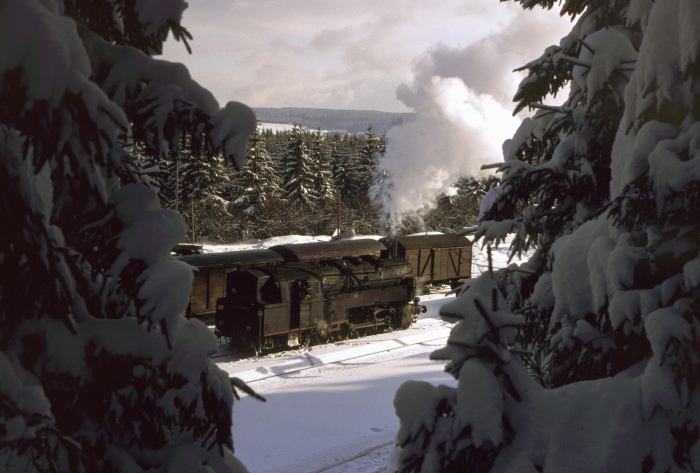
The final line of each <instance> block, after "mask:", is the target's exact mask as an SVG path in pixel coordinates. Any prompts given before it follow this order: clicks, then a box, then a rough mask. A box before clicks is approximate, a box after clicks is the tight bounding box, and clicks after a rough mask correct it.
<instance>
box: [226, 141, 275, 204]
mask: <svg viewBox="0 0 700 473" xmlns="http://www.w3.org/2000/svg"><path fill="white" fill-rule="evenodd" d="M280 193H281V189H280V186H279V177H277V174H276V173H275V169H274V161H273V159H272V157H271V156H270V154H269V153H268V152H267V150H266V149H265V147H264V146H263V143H262V140H261V136H260V130H259V128H257V129H256V130H255V131H254V132H253V134H252V135H251V136H250V139H249V140H248V154H247V158H246V164H245V166H244V167H243V169H241V170H240V171H239V172H237V173H235V174H234V175H233V176H232V180H231V185H230V194H231V198H232V203H233V205H234V206H235V207H237V208H240V209H241V210H242V212H243V213H245V214H249V215H252V214H255V213H256V210H259V209H260V205H261V204H263V203H265V202H266V201H267V200H268V199H271V198H275V197H278V196H279V195H280Z"/></svg>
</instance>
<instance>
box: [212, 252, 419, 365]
mask: <svg viewBox="0 0 700 473" xmlns="http://www.w3.org/2000/svg"><path fill="white" fill-rule="evenodd" d="M270 250H271V251H274V252H275V253H277V254H279V255H280V256H281V257H282V260H283V261H281V262H279V263H277V264H273V265H269V264H268V265H260V266H245V267H241V268H239V269H237V270H234V271H231V272H229V273H227V275H226V293H225V296H224V297H221V298H219V299H218V300H217V303H216V314H215V334H216V335H218V336H219V337H224V338H225V339H226V340H227V341H228V342H229V344H230V345H231V346H232V347H233V348H234V349H236V350H238V351H246V350H249V349H252V350H254V351H255V352H256V354H259V353H260V352H262V351H265V350H272V349H275V348H283V347H299V346H306V345H309V344H311V343H314V344H321V343H325V342H327V341H329V340H333V339H337V340H342V339H346V338H353V337H358V336H362V335H365V334H366V333H369V332H371V333H376V332H380V331H383V330H387V329H398V328H408V327H409V326H410V325H411V323H412V322H414V321H415V318H416V316H417V314H418V312H420V311H421V309H423V310H424V308H422V307H421V306H419V305H418V304H417V302H418V299H416V297H415V293H416V285H415V281H416V279H415V275H414V273H413V268H412V267H411V265H410V264H409V263H408V262H407V261H406V259H405V258H403V257H398V256H395V257H390V256H388V255H387V251H386V247H385V246H384V245H383V244H382V243H380V242H378V241H376V240H372V239H361V240H341V241H333V242H316V243H302V244H289V245H278V246H274V247H271V248H270Z"/></svg>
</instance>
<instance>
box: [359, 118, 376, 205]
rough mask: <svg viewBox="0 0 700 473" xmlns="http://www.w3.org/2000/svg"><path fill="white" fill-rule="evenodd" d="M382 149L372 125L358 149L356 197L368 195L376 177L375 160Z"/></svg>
mask: <svg viewBox="0 0 700 473" xmlns="http://www.w3.org/2000/svg"><path fill="white" fill-rule="evenodd" d="M381 149H382V145H381V142H380V140H379V138H378V137H377V135H375V134H374V132H373V131H372V125H369V126H368V127H367V131H366V132H365V135H364V139H363V141H362V142H361V145H360V146H359V148H358V149H357V154H356V156H355V161H354V163H353V170H354V176H353V188H352V192H353V194H354V196H356V197H359V196H364V195H367V192H368V191H369V188H370V186H371V185H372V179H373V176H374V168H375V160H376V159H377V158H378V155H379V153H380V151H381Z"/></svg>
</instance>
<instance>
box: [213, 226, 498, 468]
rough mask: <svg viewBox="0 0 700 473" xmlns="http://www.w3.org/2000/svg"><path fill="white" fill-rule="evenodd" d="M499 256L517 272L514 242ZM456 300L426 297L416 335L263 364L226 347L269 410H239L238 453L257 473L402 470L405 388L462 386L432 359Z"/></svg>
mask: <svg viewBox="0 0 700 473" xmlns="http://www.w3.org/2000/svg"><path fill="white" fill-rule="evenodd" d="M356 238H359V237H356ZM371 238H378V237H376V236H371ZM328 239H329V237H327V236H316V237H307V236H299V235H290V236H284V237H277V238H272V239H269V240H264V241H261V242H254V243H249V244H240V245H225V246H223V245H216V246H213V245H205V247H204V251H205V252H216V251H231V250H239V249H252V248H266V247H269V246H272V245H276V244H283V243H295V242H297V243H303V242H308V241H323V240H328ZM492 259H493V266H494V268H500V267H505V266H507V264H508V263H507V259H508V258H507V245H504V246H501V247H499V248H494V249H493V250H492ZM486 268H488V261H487V258H486V251H485V250H484V251H481V250H480V249H479V248H478V247H477V246H475V247H474V258H473V274H474V275H476V274H478V273H481V272H482V271H483V270H485V269H486ZM453 298H454V295H452V294H450V293H449V291H448V290H447V289H446V290H445V292H444V293H438V294H431V295H428V296H422V297H421V303H422V304H425V305H426V307H427V308H428V310H427V312H426V313H425V314H421V318H420V320H418V322H417V323H416V324H414V325H413V326H412V327H411V328H409V329H407V330H401V331H396V332H390V333H384V334H378V335H373V336H370V337H365V338H361V339H355V340H346V341H343V342H336V343H332V344H329V345H324V346H318V347H308V348H304V349H298V350H290V351H286V352H282V353H276V354H271V355H267V356H264V357H256V358H243V357H240V356H238V355H236V354H232V353H230V352H229V351H228V350H227V348H226V346H225V345H222V346H220V349H219V353H218V354H217V355H216V362H217V365H218V366H219V367H220V368H222V369H223V370H224V371H226V372H227V373H229V375H230V376H235V377H239V378H241V379H243V380H244V381H246V382H247V383H248V384H249V385H250V386H251V387H252V388H253V389H255V390H256V391H257V392H258V393H259V394H261V395H263V396H265V397H266V399H267V402H266V403H261V402H259V401H256V400H255V399H253V398H251V397H247V396H244V397H243V398H242V399H241V400H240V401H238V402H236V404H235V405H234V428H233V435H234V442H235V447H236V454H237V456H238V457H239V458H240V459H241V460H242V461H243V462H244V464H245V465H246V466H247V467H248V468H249V470H250V471H251V473H276V472H279V473H282V472H284V473H315V472H318V473H320V472H328V473H360V472H364V473H371V472H377V473H378V472H390V471H393V470H394V468H393V466H392V465H393V458H394V441H395V436H396V432H397V431H398V428H399V420H398V418H397V417H396V414H395V412H394V406H393V399H394V394H395V393H396V390H397V389H398V387H399V386H400V385H401V384H402V383H404V382H405V381H408V380H422V381H428V382H431V383H433V384H447V385H451V386H454V385H455V384H456V381H455V380H454V379H453V378H452V377H451V376H449V375H447V374H445V373H444V372H443V371H442V363H438V362H434V361H430V360H429V355H430V353H431V352H432V351H434V350H436V349H438V348H440V347H442V346H444V344H445V341H446V339H447V336H448V334H449V331H450V329H451V324H448V323H446V322H443V321H442V320H440V318H439V317H438V311H439V308H440V306H441V305H442V304H443V303H444V302H446V301H449V300H452V299H453Z"/></svg>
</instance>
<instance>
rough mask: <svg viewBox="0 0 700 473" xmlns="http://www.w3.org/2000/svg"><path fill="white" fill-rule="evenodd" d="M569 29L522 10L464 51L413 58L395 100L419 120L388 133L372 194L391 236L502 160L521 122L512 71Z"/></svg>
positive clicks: (441, 49)
mask: <svg viewBox="0 0 700 473" xmlns="http://www.w3.org/2000/svg"><path fill="white" fill-rule="evenodd" d="M570 28H571V24H570V23H566V22H564V21H563V20H561V19H559V18H557V17H555V16H553V14H552V13H551V12H543V11H538V12H524V13H521V14H520V15H519V16H518V17H516V19H515V21H514V22H513V23H512V24H511V25H510V26H508V27H507V28H506V29H505V30H503V31H502V32H500V33H498V34H496V35H494V36H491V37H489V38H486V39H484V40H482V41H480V42H478V43H475V44H472V45H470V46H468V47H465V48H455V47H448V46H444V45H437V46H435V47H434V48H432V49H431V50H429V51H427V52H426V53H424V54H423V55H422V56H420V57H419V58H418V60H417V61H416V62H415V64H414V67H413V73H414V77H413V81H412V83H411V84H410V85H408V84H401V85H400V86H399V87H398V88H397V90H396V97H397V98H398V99H399V100H400V101H401V102H403V103H404V104H405V105H406V106H407V107H409V108H411V109H412V110H414V111H415V112H416V119H415V120H414V121H412V122H410V123H404V124H403V125H400V126H397V127H394V128H392V129H390V130H389V132H388V133H387V140H388V145H387V154H386V156H384V157H383V158H382V159H380V160H379V162H378V164H377V172H378V176H381V178H380V179H379V182H378V184H376V185H375V186H374V187H373V188H372V195H373V198H374V199H375V201H376V202H378V203H380V204H381V206H382V208H383V213H384V215H385V217H386V222H385V223H386V224H387V225H388V226H389V227H390V229H391V230H392V231H393V230H394V229H395V227H396V225H397V224H398V223H399V222H400V220H401V219H402V217H403V216H405V215H407V214H414V213H416V212H421V211H425V210H427V209H429V208H430V207H432V206H433V205H434V203H435V197H436V196H438V195H440V194H448V193H450V192H453V189H452V187H451V186H452V185H453V184H454V183H455V182H456V181H457V179H458V178H459V177H460V176H464V175H471V176H478V175H480V174H481V171H480V168H481V166H482V165H483V164H490V163H495V162H500V161H502V160H503V156H502V144H503V142H504V141H505V140H506V139H508V138H510V137H512V136H513V134H514V133H515V131H516V129H517V127H518V126H519V124H520V122H521V119H520V118H518V117H513V116H512V109H513V103H512V101H511V98H512V97H513V95H514V94H515V92H516V90H517V84H518V83H519V81H520V80H521V79H522V78H523V77H524V75H523V74H522V73H521V74H514V73H513V72H512V71H513V69H515V68H517V67H520V66H522V65H523V64H525V63H527V62H528V61H530V60H533V59H535V58H537V57H539V56H540V55H541V54H542V51H543V50H544V48H545V47H547V46H549V45H550V44H557V43H558V42H559V38H561V37H562V36H563V35H564V34H566V32H567V31H568V30H569V29H570Z"/></svg>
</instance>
